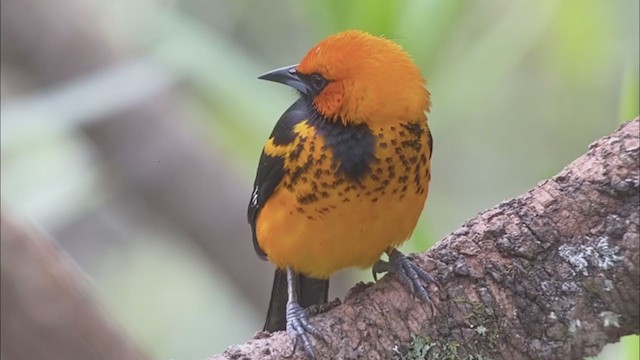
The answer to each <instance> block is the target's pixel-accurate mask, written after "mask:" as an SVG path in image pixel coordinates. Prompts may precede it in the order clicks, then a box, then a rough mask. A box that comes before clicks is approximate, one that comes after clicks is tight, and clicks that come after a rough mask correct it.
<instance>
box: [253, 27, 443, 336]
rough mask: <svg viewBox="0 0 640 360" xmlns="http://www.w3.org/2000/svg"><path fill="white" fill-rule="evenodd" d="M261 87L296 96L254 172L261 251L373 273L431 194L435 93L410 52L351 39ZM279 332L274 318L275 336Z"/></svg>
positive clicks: (310, 265)
mask: <svg viewBox="0 0 640 360" xmlns="http://www.w3.org/2000/svg"><path fill="white" fill-rule="evenodd" d="M261 78H263V79H266V80H272V81H277V82H281V83H284V84H287V85H289V86H292V87H294V88H295V89H297V90H298V91H299V92H300V99H299V100H298V101H296V103H294V104H293V105H292V106H291V107H290V108H289V109H288V110H287V111H286V112H285V113H284V114H283V115H282V117H281V119H280V120H279V121H278V124H277V125H276V127H275V129H274V131H273V133H272V134H271V137H270V138H269V140H268V141H267V143H266V145H265V147H264V150H263V154H262V157H261V160H260V164H259V167H258V174H257V176H256V183H255V186H254V191H253V194H252V198H251V203H250V205H249V222H250V223H251V225H252V228H253V232H254V244H255V245H256V250H257V251H258V253H259V254H260V255H261V256H263V257H266V258H268V259H269V260H270V261H271V262H273V263H274V264H275V265H276V266H277V267H279V268H281V269H289V270H292V271H294V272H296V273H298V274H302V275H304V276H307V277H310V278H314V279H326V278H328V277H329V276H330V275H331V274H332V273H334V272H335V271H338V270H340V269H343V268H346V267H351V266H357V267H368V266H371V265H372V264H373V263H374V262H376V261H377V260H378V259H379V258H380V256H381V254H382V253H383V252H385V251H388V250H389V249H392V248H395V247H397V246H399V245H400V244H401V243H402V242H404V241H405V240H407V239H408V238H409V236H410V235H411V233H412V231H413V229H414V228H415V226H416V223H417V221H418V218H419V216H420V213H421V211H422V208H423V206H424V203H425V200H426V198H427V193H428V191H429V180H430V159H431V148H432V138H431V133H430V131H429V127H428V125H427V118H426V115H425V112H426V111H428V110H429V106H430V101H429V92H428V91H427V89H426V87H425V80H424V79H423V77H422V76H421V75H420V71H419V69H418V67H417V66H416V65H415V64H414V62H413V61H412V60H411V59H410V57H409V56H408V54H407V53H406V52H405V51H404V50H402V48H401V47H400V46H399V45H397V44H396V43H394V42H392V41H391V40H388V39H384V38H380V37H375V36H372V35H369V34H367V33H364V32H361V31H356V30H350V31H345V32H342V33H339V34H335V35H333V36H330V37H328V38H326V39H324V40H322V41H321V42H320V43H318V44H317V45H316V46H315V47H313V48H312V49H311V50H310V51H309V52H308V53H307V54H306V56H305V57H304V58H303V59H302V61H301V62H300V64H298V65H297V66H291V67H287V68H282V69H278V70H275V71H273V72H270V73H267V74H265V75H263V76H262V77H261ZM282 274H283V273H282ZM281 283H282V281H279V280H278V276H276V281H275V282H274V297H275V294H276V293H277V292H278V291H279V292H280V293H281V294H283V295H282V296H284V295H286V293H283V292H282V291H281V290H282V289H281V290H278V291H276V287H277V286H279V285H278V284H281ZM325 285H326V284H325ZM320 288H321V289H322V291H324V297H325V299H326V288H327V287H326V286H321V287H320ZM303 290H304V289H303ZM301 297H302V298H303V299H304V296H301ZM294 300H295V299H294ZM321 301H322V300H318V302H321ZM289 302H292V299H291V294H289ZM311 303H313V302H311ZM302 305H303V306H304V304H302ZM273 308H274V305H273V301H272V306H271V308H270V314H272V312H276V310H273ZM278 309H280V310H278V311H277V312H280V311H284V305H283V304H280V305H278ZM287 319H289V315H287ZM282 326H283V322H279V323H278V325H273V326H270V325H269V320H267V326H266V328H267V329H268V330H274V329H279V328H282Z"/></svg>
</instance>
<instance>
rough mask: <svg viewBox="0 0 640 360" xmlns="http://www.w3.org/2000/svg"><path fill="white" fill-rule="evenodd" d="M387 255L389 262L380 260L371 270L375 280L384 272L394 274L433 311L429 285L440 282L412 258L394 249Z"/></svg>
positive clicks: (388, 251)
mask: <svg viewBox="0 0 640 360" xmlns="http://www.w3.org/2000/svg"><path fill="white" fill-rule="evenodd" d="M386 253H387V255H389V261H388V262H387V261H383V260H378V261H377V262H376V263H375V264H374V265H373V267H372V268H371V270H372V271H373V278H374V279H375V280H376V281H377V274H380V273H384V272H388V273H392V274H394V275H395V276H396V278H397V279H398V280H399V281H400V282H401V283H402V284H403V285H404V286H405V287H406V288H407V289H408V290H409V291H410V292H411V293H412V294H414V295H417V296H418V297H419V298H420V299H421V300H422V301H424V302H426V303H428V304H429V305H430V306H431V308H432V310H433V303H432V302H431V298H429V291H428V286H429V283H432V284H436V285H437V284H438V281H437V280H436V279H435V278H434V277H433V276H431V274H429V273H428V272H426V271H424V270H423V269H422V268H421V267H419V266H418V265H416V263H415V262H414V261H413V260H414V259H413V258H412V257H410V256H405V255H404V254H403V253H401V252H400V251H398V250H397V249H394V248H390V249H389V250H387V251H386Z"/></svg>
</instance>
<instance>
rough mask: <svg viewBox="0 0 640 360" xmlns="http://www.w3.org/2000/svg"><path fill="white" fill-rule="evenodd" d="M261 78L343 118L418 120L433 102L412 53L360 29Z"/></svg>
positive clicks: (336, 37)
mask: <svg viewBox="0 0 640 360" xmlns="http://www.w3.org/2000/svg"><path fill="white" fill-rule="evenodd" d="M260 78H261V79H265V80H272V81H277V82H281V83H284V84H287V85H289V86H292V87H294V88H295V89H297V90H298V91H300V92H301V94H302V95H303V96H308V97H310V98H311V99H312V101H313V104H314V106H315V109H316V110H317V111H318V112H319V113H320V114H321V115H323V116H324V117H326V118H328V119H330V120H336V121H342V122H344V123H351V124H359V123H366V124H368V125H384V124H388V123H396V122H399V121H414V120H417V119H420V118H422V117H424V112H425V111H428V110H429V105H430V101H429V92H428V91H427V89H426V87H425V80H424V78H423V77H422V76H421V75H420V70H419V69H418V67H417V66H416V64H415V63H414V62H413V61H412V60H411V58H410V57H409V55H408V54H407V53H406V52H405V51H404V50H402V48H401V47H400V46H399V45H398V44H396V43H394V42H393V41H391V40H388V39H384V38H381V37H376V36H373V35H370V34H367V33H365V32H362V31H358V30H348V31H344V32H341V33H338V34H334V35H331V36H329V37H328V38H326V39H324V40H322V41H321V42H320V43H318V44H317V45H316V46H314V47H313V48H312V49H311V50H309V52H308V53H307V55H305V57H304V58H303V59H302V61H301V62H300V64H298V65H293V66H289V67H286V68H282V69H277V70H274V71H272V72H269V73H267V74H264V75H262V76H261V77H260Z"/></svg>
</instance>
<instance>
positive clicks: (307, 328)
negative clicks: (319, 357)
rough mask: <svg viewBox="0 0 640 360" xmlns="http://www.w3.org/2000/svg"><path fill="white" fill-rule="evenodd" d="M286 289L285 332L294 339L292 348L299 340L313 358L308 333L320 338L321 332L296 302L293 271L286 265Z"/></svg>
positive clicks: (313, 353)
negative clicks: (287, 297)
mask: <svg viewBox="0 0 640 360" xmlns="http://www.w3.org/2000/svg"><path fill="white" fill-rule="evenodd" d="M287 291H288V295H289V299H288V301H287V333H288V334H289V336H291V337H292V338H293V339H294V340H293V341H294V343H293V344H294V345H293V347H294V350H295V346H296V344H297V343H298V340H300V342H302V347H303V348H304V351H305V352H306V353H307V354H308V355H309V357H311V358H312V359H315V358H316V356H315V352H314V351H313V345H311V342H310V341H309V334H313V335H315V336H319V337H321V338H322V334H321V333H320V331H318V329H316V328H315V327H313V326H312V325H311V324H310V323H309V315H308V313H307V310H306V309H303V308H302V307H301V306H300V305H299V304H298V294H297V293H296V283H295V273H294V272H293V270H292V269H291V268H290V267H287Z"/></svg>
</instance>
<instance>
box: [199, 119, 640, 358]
mask: <svg viewBox="0 0 640 360" xmlns="http://www.w3.org/2000/svg"><path fill="white" fill-rule="evenodd" d="M639 131H640V129H639V120H638V119H635V120H634V121H632V122H630V123H628V124H626V125H624V126H623V127H621V128H620V129H619V130H618V131H616V132H615V133H613V134H612V135H610V136H606V137H604V138H602V139H600V140H598V141H597V142H595V143H594V144H592V145H591V146H590V147H589V151H588V152H587V153H586V154H585V155H583V156H581V157H580V158H578V159H577V160H576V161H574V162H573V163H571V164H570V165H568V166H567V167H566V168H565V169H564V170H562V171H561V172H560V173H559V174H558V175H556V176H555V177H553V178H552V179H549V180H544V181H542V182H540V183H539V184H538V186H536V187H535V188H533V189H531V190H530V191H528V192H527V193H525V194H523V195H521V196H519V197H517V198H515V199H511V200H507V201H504V202H503V203H501V204H499V205H498V206H496V207H494V208H493V209H489V210H486V211H484V212H482V213H481V214H479V215H478V216H477V217H476V218H474V219H472V220H469V221H467V222H466V223H465V224H464V225H462V227H461V228H459V229H458V230H456V231H454V232H453V233H451V234H450V235H449V236H447V237H446V238H445V239H443V240H442V241H440V242H439V243H438V244H437V245H436V246H435V247H434V248H433V249H431V250H430V251H429V252H428V253H426V254H422V255H420V256H418V257H417V261H418V263H420V264H422V265H423V266H424V268H425V269H426V270H428V271H430V272H431V273H432V274H433V275H434V276H436V277H437V278H438V279H439V281H440V283H441V285H440V286H439V287H435V286H431V289H430V290H431V293H432V298H433V299H434V305H435V307H436V312H435V314H432V313H431V312H430V310H429V308H428V307H427V306H425V305H424V304H422V303H420V302H419V301H417V300H416V299H414V298H413V297H412V296H411V295H409V294H408V293H407V292H406V291H405V290H404V289H403V287H402V286H401V285H400V284H399V283H398V282H396V281H395V280H393V279H392V278H390V277H388V276H386V277H385V278H384V279H382V280H381V281H380V282H378V283H377V284H375V285H370V284H358V285H356V286H355V287H354V288H353V289H351V291H350V292H349V293H348V294H347V296H346V297H345V301H344V304H342V305H341V306H338V307H336V308H334V309H332V310H330V311H328V312H326V313H324V314H321V315H318V316H316V317H314V318H313V319H312V322H313V323H314V324H315V325H316V326H317V327H318V329H320V331H322V333H323V334H324V336H325V337H326V340H327V342H326V343H323V342H321V341H314V344H315V346H316V349H317V352H318V353H319V357H320V358H323V359H324V358H326V359H338V358H339V359H355V358H368V359H389V358H397V359H419V358H455V355H457V356H458V357H459V358H460V359H485V358H492V359H567V358H574V359H576V358H580V359H581V358H583V357H584V356H590V355H596V354H598V353H599V352H600V350H601V349H602V347H603V346H604V345H605V344H607V343H611V342H615V341H616V340H617V339H619V338H620V337H621V336H623V335H627V334H633V333H635V334H637V333H638V332H639V331H640V325H639V322H640V315H639V308H640V306H639V305H640V304H639V302H640V300H639V292H640V279H639V275H640V272H639V265H638V264H639V262H640V254H639V242H640V238H639V235H638V227H639V223H640V219H639V217H640V216H639V213H638V211H639V208H640V196H639V183H640V178H639V172H640V171H639V168H640V163H639V160H640V145H639V138H638V134H639ZM291 352H292V348H291V342H290V340H289V338H288V336H287V335H286V334H285V333H284V332H278V333H275V334H267V333H262V332H261V333H258V334H256V338H254V339H253V340H250V341H249V342H247V343H246V344H243V345H234V346H231V347H230V348H228V349H227V350H226V351H225V352H224V353H223V354H220V355H214V356H213V357H212V358H211V360H218V359H282V358H285V357H287V356H290V355H291ZM288 359H304V356H303V354H302V351H301V350H300V349H297V351H296V352H295V354H294V355H293V356H290V357H288Z"/></svg>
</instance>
